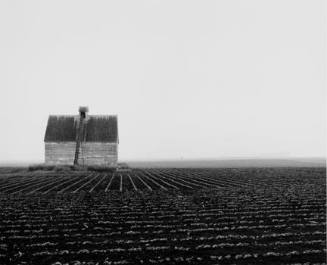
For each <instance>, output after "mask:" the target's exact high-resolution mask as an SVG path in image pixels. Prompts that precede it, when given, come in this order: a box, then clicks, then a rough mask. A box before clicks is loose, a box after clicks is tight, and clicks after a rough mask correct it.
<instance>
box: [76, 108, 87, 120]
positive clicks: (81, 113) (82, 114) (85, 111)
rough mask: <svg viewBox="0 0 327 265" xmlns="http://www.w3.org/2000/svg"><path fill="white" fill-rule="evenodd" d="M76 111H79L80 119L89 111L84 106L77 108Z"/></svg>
mask: <svg viewBox="0 0 327 265" xmlns="http://www.w3.org/2000/svg"><path fill="white" fill-rule="evenodd" d="M78 111H79V116H80V118H81V119H85V118H86V115H87V113H88V111H89V108H88V107H86V106H81V107H79V109H78Z"/></svg>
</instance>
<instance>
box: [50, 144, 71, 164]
mask: <svg viewBox="0 0 327 265" xmlns="http://www.w3.org/2000/svg"><path fill="white" fill-rule="evenodd" d="M75 147H76V143H75V142H61V143H55V142H46V143H45V163H46V164H56V165H57V164H58V165H70V164H71V165H72V164H73V163H74V156H75Z"/></svg>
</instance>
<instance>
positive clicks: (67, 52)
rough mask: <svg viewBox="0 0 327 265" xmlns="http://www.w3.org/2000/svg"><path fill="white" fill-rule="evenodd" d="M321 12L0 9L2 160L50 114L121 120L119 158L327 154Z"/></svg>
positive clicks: (33, 144) (86, 4)
mask: <svg viewBox="0 0 327 265" xmlns="http://www.w3.org/2000/svg"><path fill="white" fill-rule="evenodd" d="M325 10H326V8H325V7H324V1H301V0H294V1H289V0H286V1H285V0H283V1H259V0H258V1H190V0H187V1H153V0H151V1H150V0H149V1H81V0H78V1H1V2H0V33H1V34H0V58H1V60H0V71H1V76H0V91H1V94H0V120H1V130H0V161H42V160H43V156H44V143H43V138H44V133H45V128H46V123H47V118H48V115H49V114H77V113H78V106H80V105H86V106H89V110H90V112H89V114H91V115H92V114H117V115H118V126H119V139H120V145H119V160H121V161H123V160H160V159H169V160H183V159H228V158H235V157H237V158H247V157H255V158H261V157H262V158H289V157H325V148H326V138H325V135H326V109H325V97H326V93H325V86H326V72H325V71H326V48H325V46H326V42H325V38H326V15H325V14H326V12H325Z"/></svg>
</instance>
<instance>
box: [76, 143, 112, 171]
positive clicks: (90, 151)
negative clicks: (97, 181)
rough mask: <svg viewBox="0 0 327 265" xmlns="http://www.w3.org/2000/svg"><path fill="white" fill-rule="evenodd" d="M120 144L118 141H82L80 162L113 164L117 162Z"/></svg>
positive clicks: (85, 163)
mask: <svg viewBox="0 0 327 265" xmlns="http://www.w3.org/2000/svg"><path fill="white" fill-rule="evenodd" d="M117 149H118V146H117V144H116V143H97V142H84V143H81V152H80V156H79V159H78V163H79V164H81V165H83V164H84V165H113V166H115V165H116V164H117V160H118V155H117V154H118V152H117Z"/></svg>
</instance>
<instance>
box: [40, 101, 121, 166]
mask: <svg viewBox="0 0 327 265" xmlns="http://www.w3.org/2000/svg"><path fill="white" fill-rule="evenodd" d="M117 123H118V122H117V116H116V115H88V108H87V107H80V108H79V115H50V116H49V118H48V124H47V128H46V131H45V136H44V144H45V163H46V164H50V165H73V164H74V165H77V164H78V165H101V166H116V165H117V160H118V143H119V139H118V124H117Z"/></svg>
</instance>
